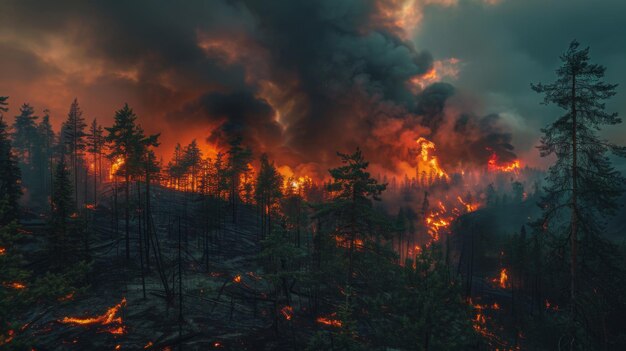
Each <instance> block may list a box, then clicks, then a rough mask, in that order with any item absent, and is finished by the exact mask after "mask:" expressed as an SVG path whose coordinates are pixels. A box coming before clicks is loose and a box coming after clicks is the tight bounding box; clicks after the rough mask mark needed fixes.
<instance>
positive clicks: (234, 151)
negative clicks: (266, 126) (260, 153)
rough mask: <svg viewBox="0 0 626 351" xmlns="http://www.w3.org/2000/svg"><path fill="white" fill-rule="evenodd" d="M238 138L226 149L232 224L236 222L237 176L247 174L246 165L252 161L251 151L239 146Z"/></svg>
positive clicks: (239, 139) (240, 141)
mask: <svg viewBox="0 0 626 351" xmlns="http://www.w3.org/2000/svg"><path fill="white" fill-rule="evenodd" d="M241 143H242V140H241V138H240V137H236V138H233V139H232V140H231V141H230V143H229V145H230V147H229V149H228V174H229V178H230V184H229V185H230V201H231V206H232V214H233V223H236V222H237V202H238V201H239V176H240V175H241V174H242V173H244V172H247V171H248V169H249V167H248V163H249V162H250V161H251V160H252V151H251V150H250V148H248V147H244V146H242V145H241Z"/></svg>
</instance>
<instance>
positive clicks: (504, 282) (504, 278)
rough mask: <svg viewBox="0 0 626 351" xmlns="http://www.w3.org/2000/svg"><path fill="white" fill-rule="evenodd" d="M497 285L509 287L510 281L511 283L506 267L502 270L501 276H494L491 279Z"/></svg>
mask: <svg viewBox="0 0 626 351" xmlns="http://www.w3.org/2000/svg"><path fill="white" fill-rule="evenodd" d="M491 281H492V282H493V283H494V284H495V285H496V286H498V287H500V288H502V289H506V288H508V283H509V274H508V272H507V270H506V268H502V269H501V270H500V276H499V277H498V278H493V279H492V280H491Z"/></svg>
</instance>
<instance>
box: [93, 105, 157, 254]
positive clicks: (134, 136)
mask: <svg viewBox="0 0 626 351" xmlns="http://www.w3.org/2000/svg"><path fill="white" fill-rule="evenodd" d="M136 120H137V115H135V113H134V112H133V110H132V109H131V108H130V107H129V106H128V104H125V105H124V107H122V108H121V109H120V110H118V111H117V112H115V123H114V124H113V126H112V127H110V128H105V129H106V130H107V132H108V133H109V134H108V135H107V136H106V141H107V142H109V143H111V149H110V150H111V151H110V153H109V155H108V157H109V158H110V159H111V160H117V159H119V158H121V159H122V162H123V163H122V167H121V169H120V170H119V171H121V173H122V174H123V175H124V197H125V206H124V225H125V226H124V229H125V241H126V258H127V259H129V258H130V199H129V198H130V180H131V177H133V176H136V175H138V174H141V173H142V169H143V166H144V163H143V162H142V161H143V160H144V156H145V154H146V148H147V147H149V146H157V145H158V143H157V140H158V137H159V135H158V134H156V135H150V136H147V137H146V136H145V135H144V132H143V129H142V128H141V127H140V126H139V125H137V124H136V122H135V121H136Z"/></svg>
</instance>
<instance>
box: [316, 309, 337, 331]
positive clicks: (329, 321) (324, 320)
mask: <svg viewBox="0 0 626 351" xmlns="http://www.w3.org/2000/svg"><path fill="white" fill-rule="evenodd" d="M336 315H337V314H336V313H333V314H331V315H330V316H328V317H318V318H317V320H316V321H317V323H320V324H324V325H327V326H330V327H337V328H340V327H341V325H342V323H341V320H339V319H335V318H334V317H336Z"/></svg>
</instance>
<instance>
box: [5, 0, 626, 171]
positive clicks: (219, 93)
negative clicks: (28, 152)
mask: <svg viewBox="0 0 626 351" xmlns="http://www.w3.org/2000/svg"><path fill="white" fill-rule="evenodd" d="M404 3H407V1H397V0H341V1H339V0H320V1H293V0H283V1H254V0H241V1H236V0H232V1H229V0H215V1H132V2H124V1H91V2H85V1H55V2H41V1H24V0H20V1H17V0H15V1H5V2H3V4H2V5H1V6H2V10H0V95H9V96H10V100H9V101H10V103H11V111H10V112H9V114H8V115H9V116H13V115H15V114H16V113H17V106H19V105H21V103H23V102H31V103H32V104H33V105H34V106H35V108H36V110H37V111H42V110H43V109H44V108H48V109H50V110H51V113H52V118H53V120H54V121H55V123H56V125H57V126H58V125H59V124H60V122H61V121H62V120H63V119H64V117H65V115H66V114H67V110H68V108H69V104H70V103H71V101H72V99H73V98H74V97H77V98H78V100H79V102H80V103H81V105H82V108H83V110H84V111H85V115H86V116H87V118H88V119H91V118H98V120H99V121H101V122H102V123H104V124H107V123H110V122H111V120H112V116H113V113H114V111H115V110H116V109H119V108H120V107H121V106H122V105H123V104H124V103H125V102H128V103H129V104H130V105H131V106H133V107H134V108H135V110H136V111H137V112H138V115H139V119H140V121H141V123H142V125H143V126H144V128H145V129H146V130H147V131H148V132H162V138H163V140H162V141H163V144H162V147H161V149H164V151H162V154H163V155H165V157H169V155H170V149H171V148H172V146H173V144H174V143H175V142H181V143H183V144H184V143H188V142H190V141H191V139H193V138H196V139H198V140H199V141H201V142H202V143H208V144H212V145H217V146H223V145H224V144H225V142H226V141H227V140H228V139H229V138H231V137H233V136H242V137H243V139H244V141H245V142H246V143H247V144H248V145H249V146H251V147H252V148H253V150H255V152H257V153H260V152H268V153H269V154H270V156H272V157H274V158H276V159H277V160H278V161H279V164H287V165H289V166H291V167H293V168H297V167H298V166H299V165H300V166H302V165H304V166H302V167H309V166H310V165H317V166H319V168H322V169H323V168H325V167H327V166H328V165H329V164H332V163H333V162H335V161H336V156H335V153H336V151H349V150H350V149H354V148H355V147H357V146H359V147H361V148H363V149H364V151H365V154H366V156H368V157H369V158H370V159H372V161H373V163H375V164H377V165H378V166H380V167H381V168H382V169H388V170H393V171H397V167H398V164H399V163H402V162H405V163H408V164H411V161H410V160H411V157H413V156H412V152H413V151H414V150H413V151H412V150H411V148H412V147H415V145H414V141H415V139H417V138H418V137H420V136H423V137H427V138H429V139H431V140H434V141H435V142H436V144H437V146H438V147H437V148H438V150H437V151H438V152H439V153H440V154H441V159H442V162H444V164H448V165H456V164H459V163H460V162H461V161H459V160H462V162H465V163H476V164H480V163H484V161H485V160H486V159H487V158H488V157H489V153H490V151H487V150H494V151H495V152H497V153H498V155H499V157H500V159H503V160H507V159H511V158H514V157H515V156H516V154H518V155H521V156H523V157H524V158H527V159H528V160H529V162H531V160H534V159H536V158H538V157H537V155H536V151H535V149H534V145H535V144H536V143H537V139H538V137H539V132H538V129H539V128H540V127H541V126H543V125H544V124H545V123H547V121H549V120H550V119H551V118H554V117H555V116H556V115H558V111H555V110H554V109H551V108H546V107H543V106H540V105H539V102H540V101H541V98H540V97H539V96H536V95H535V94H534V93H532V91H531V90H530V88H529V83H531V82H538V81H550V80H551V79H552V78H553V72H554V69H555V68H556V66H557V64H558V55H559V54H560V53H561V52H562V51H564V50H565V48H566V47H567V45H568V43H569V41H570V40H572V39H574V38H576V39H578V40H579V41H581V43H582V44H583V45H590V46H591V47H592V52H591V54H592V59H593V60H594V61H596V62H598V63H601V64H605V65H607V66H608V67H609V69H608V71H607V80H609V81H611V82H616V83H620V82H621V80H624V79H626V78H625V75H624V73H626V72H625V71H624V70H625V69H624V68H623V67H622V65H620V64H619V63H622V62H624V59H625V58H626V49H625V47H624V45H623V43H622V42H623V41H622V40H621V36H622V35H623V34H624V30H623V29H622V26H621V23H620V18H619V17H620V16H619V14H620V13H625V12H624V11H626V4H623V2H621V1H582V0H573V1H572V0H568V1H566V0H559V1H550V2H545V1H538V0H529V1H514V0H502V1H499V2H498V1H483V0H465V1H463V0H459V1H444V0H439V1H432V0H431V1H424V0H413V1H408V3H411V4H412V6H414V7H415V11H416V12H415V13H411V16H410V18H408V19H407V18H401V17H397V16H396V15H397V11H401V10H402V6H399V5H398V4H400V5H402V4H404ZM394 11H396V12H394ZM389 13H391V15H390V16H391V19H390V18H389ZM413 19H415V24H414V25H413V26H411V27H410V28H409V29H407V28H406V23H407V22H411V20H413ZM403 30H404V31H403ZM450 59H453V60H450ZM446 60H450V61H446ZM446 62H452V63H453V65H454V66H455V67H454V68H455V69H456V70H458V73H451V74H446V72H447V71H446V69H445V63H446ZM435 70H436V71H437V72H438V76H437V77H436V78H432V72H433V71H435ZM416 81H417V82H420V84H416V83H415V82H416ZM622 92H623V85H622V87H620V90H619V94H618V96H617V97H616V98H615V99H614V101H612V102H611V103H609V104H608V106H609V108H612V109H613V110H616V111H617V112H626V111H624V107H625V106H624V103H623V101H624V97H623V96H622V94H621V93H622ZM39 113H40V112H39ZM624 130H625V129H624V128H621V129H619V130H617V129H616V130H614V131H612V132H611V133H607V136H609V137H612V138H614V139H617V140H618V141H619V139H620V137H621V133H620V132H619V131H622V132H623V131H624ZM621 138H622V139H623V137H621ZM622 141H623V140H622ZM514 147H515V148H514Z"/></svg>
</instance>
